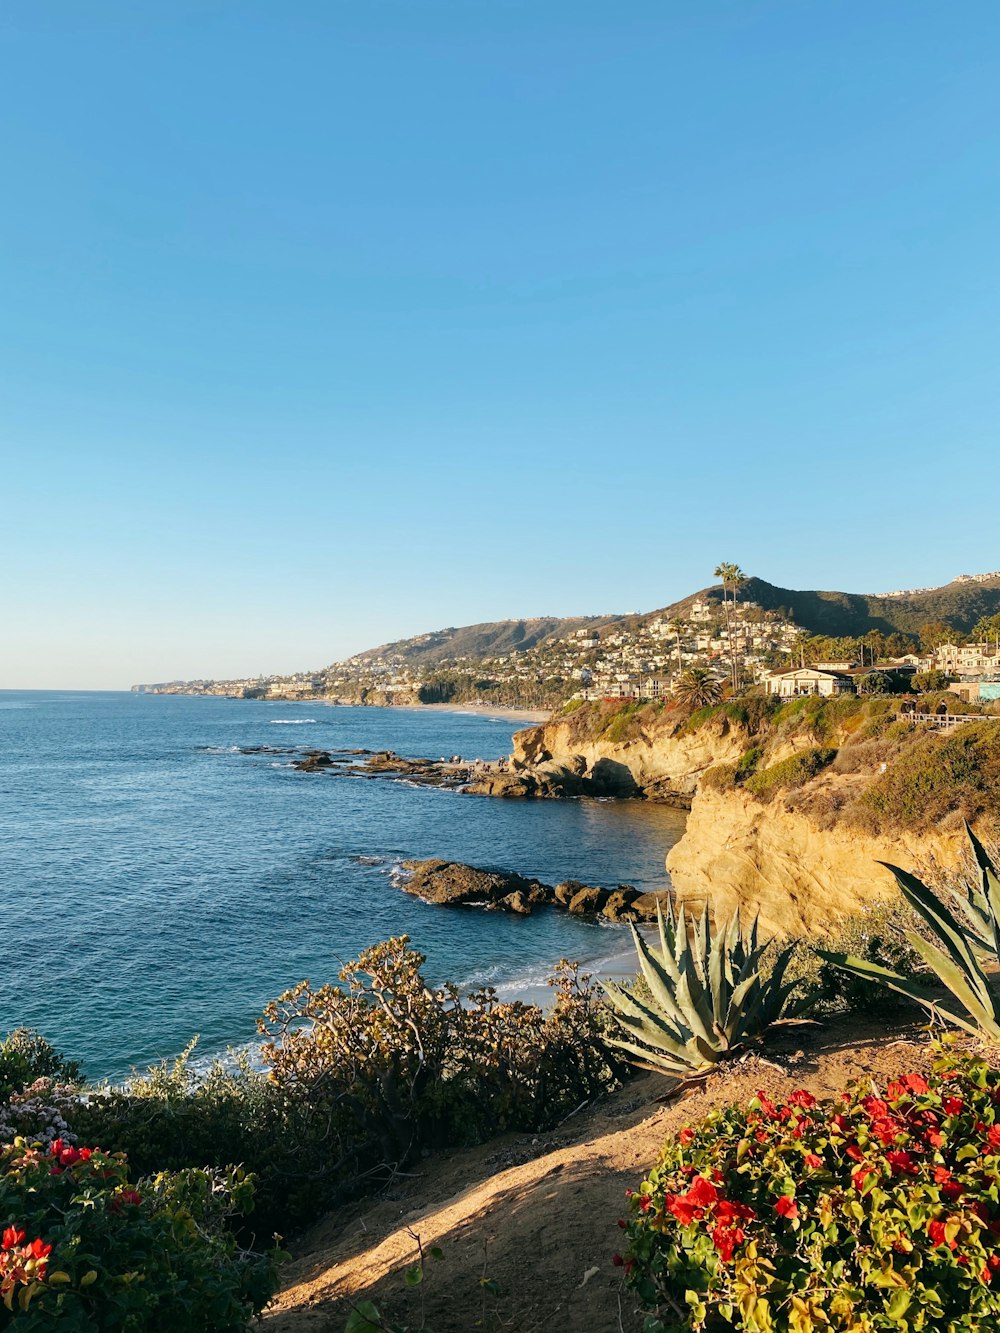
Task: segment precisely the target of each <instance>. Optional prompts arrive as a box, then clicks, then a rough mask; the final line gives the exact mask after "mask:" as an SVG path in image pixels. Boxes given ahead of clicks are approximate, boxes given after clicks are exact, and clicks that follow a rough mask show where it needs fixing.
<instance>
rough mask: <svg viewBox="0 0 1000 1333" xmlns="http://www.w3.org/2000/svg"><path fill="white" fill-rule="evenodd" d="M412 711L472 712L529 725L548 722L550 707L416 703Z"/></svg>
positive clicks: (550, 714) (550, 713)
mask: <svg viewBox="0 0 1000 1333" xmlns="http://www.w3.org/2000/svg"><path fill="white" fill-rule="evenodd" d="M413 711H414V712H420V713H429V712H438V713H473V714H477V715H478V716H480V717H495V718H497V719H499V720H500V721H501V722H523V723H525V725H526V726H530V725H531V724H532V723H535V722H548V720H549V718H550V717H551V716H552V710H551V709H539V708H494V707H493V706H492V705H491V704H417V705H415V707H414V709H413Z"/></svg>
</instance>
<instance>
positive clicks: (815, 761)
mask: <svg viewBox="0 0 1000 1333" xmlns="http://www.w3.org/2000/svg"><path fill="white" fill-rule="evenodd" d="M836 757H837V751H836V750H834V749H832V748H829V747H822V748H813V749H809V750H801V751H800V752H799V753H798V754H793V755H790V756H789V758H787V759H783V760H782V761H781V762H780V763H778V764H772V765H771V767H770V768H765V769H762V770H761V771H759V772H757V773H754V774H753V775H752V776H751V777H749V778H747V780H746V782H744V784H743V786H744V787H745V788H746V790H747V791H748V792H752V793H753V795H754V796H756V797H758V799H760V800H762V801H767V800H770V799H771V797H772V796H774V795H775V793H776V792H778V791H781V790H790V789H793V788H795V787H801V786H802V785H803V784H804V783H806V782H808V781H809V780H810V778H814V777H815V776H816V774H817V773H819V772H821V771H822V770H823V769H824V768H826V767H827V765H828V764H831V763H832V762H833V761H834V759H836Z"/></svg>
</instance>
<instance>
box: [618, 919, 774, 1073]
mask: <svg viewBox="0 0 1000 1333" xmlns="http://www.w3.org/2000/svg"><path fill="white" fill-rule="evenodd" d="M657 918H658V920H657V925H658V933H659V940H660V951H659V953H658V952H657V951H656V950H655V949H654V948H652V947H651V946H650V944H649V943H648V942H647V941H646V940H645V939H644V938H643V936H642V935H641V934H640V933H639V931H638V930H636V928H635V927H634V926H631V930H632V939H633V942H634V944H635V949H636V954H637V956H638V959H639V964H640V967H641V970H642V975H643V976H644V978H645V980H646V983H647V985H648V986H649V991H650V1000H649V1003H646V1002H645V1001H643V1000H642V999H640V998H639V997H638V996H636V995H635V994H633V993H632V992H630V991H628V990H627V989H626V988H625V987H623V986H620V985H618V984H617V983H614V982H606V983H604V990H605V993H606V994H607V997H608V1001H609V1003H610V1005H611V1009H612V1014H613V1016H614V1018H615V1021H616V1022H617V1023H618V1025H619V1026H620V1027H621V1028H622V1029H623V1030H624V1032H625V1034H626V1038H627V1039H623V1038H612V1039H611V1045H613V1046H616V1047H618V1048H619V1049H621V1050H624V1051H627V1052H628V1053H629V1054H630V1055H632V1056H635V1057H638V1060H639V1062H640V1063H642V1064H643V1066H644V1067H645V1068H657V1069H660V1070H662V1071H663V1072H665V1073H671V1074H680V1073H686V1074H690V1073H693V1072H696V1071H698V1070H700V1069H704V1068H706V1067H708V1066H710V1065H712V1064H714V1063H716V1062H717V1061H719V1060H721V1059H724V1058H725V1056H726V1055H728V1054H729V1053H730V1052H731V1051H732V1049H733V1048H734V1047H735V1046H737V1045H738V1044H739V1043H740V1042H743V1041H745V1040H747V1039H748V1038H749V1037H753V1036H756V1035H758V1034H759V1033H760V1032H762V1031H763V1030H764V1028H766V1027H767V1026H769V1025H770V1024H771V1023H772V1022H774V1021H776V1019H777V1018H780V1016H781V1014H782V1012H783V1010H784V1008H785V1005H786V1003H787V1001H788V998H789V996H790V994H791V992H792V990H794V988H795V986H797V985H798V982H791V983H787V984H785V985H782V978H783V975H784V969H785V965H786V964H787V957H786V955H787V954H790V952H791V950H790V949H789V950H786V951H785V952H784V953H783V954H782V955H781V957H780V959H779V962H780V967H779V968H777V969H776V970H775V971H774V972H772V973H771V974H770V975H769V976H767V977H764V976H762V975H761V971H760V967H761V960H762V957H763V954H764V953H765V951H766V948H767V945H766V944H758V943H757V929H758V928H757V921H756V919H755V920H754V922H753V925H752V926H751V929H750V931H749V932H748V934H747V935H744V932H743V929H742V925H741V922H740V919H739V913H738V912H734V913H733V914H732V916H731V917H730V918H729V920H727V921H726V922H725V923H723V924H722V925H721V926H720V927H718V928H717V929H713V926H712V921H711V917H710V916H709V914H708V911H707V908H706V909H703V911H702V912H701V914H700V917H698V918H694V919H692V918H691V917H689V916H688V914H687V913H686V912H685V909H684V907H683V905H681V906H680V907H679V908H678V910H677V912H676V914H675V913H674V911H673V907H672V905H671V904H670V903H669V902H668V905H667V911H666V912H664V911H663V910H662V908H660V907H659V906H658V908H657Z"/></svg>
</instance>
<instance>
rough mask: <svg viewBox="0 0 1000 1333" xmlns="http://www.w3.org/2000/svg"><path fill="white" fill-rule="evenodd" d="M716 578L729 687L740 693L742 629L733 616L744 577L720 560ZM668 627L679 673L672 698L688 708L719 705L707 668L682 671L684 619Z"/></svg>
mask: <svg viewBox="0 0 1000 1333" xmlns="http://www.w3.org/2000/svg"><path fill="white" fill-rule="evenodd" d="M714 572H715V577H716V578H717V579H719V580H720V581H721V583H722V606H723V611H724V612H725V617H726V635H727V639H728V643H729V669H730V685H731V686H732V689H733V692H734V693H735V692H736V691H737V690H739V688H740V685H741V683H742V660H743V658H742V651H741V647H740V645H739V643H738V642H737V640H738V638H739V635H738V633H737V631H738V630H739V629H740V628H741V626H740V622H739V621H738V620H737V617H736V597H737V594H738V593H739V590H740V589H741V588H742V587H743V585H744V584H745V583H746V582H747V576H746V575H745V574H744V573H743V571H742V569H740V567H739V565H734V564H730V563H728V562H725V561H723V562H722V563H720V564H718V565H716V567H715V571H714ZM667 628H668V629H669V630H670V632H671V633H672V634H673V635H674V638H675V640H676V643H677V669H678V671H679V672H680V674H679V676H678V678H677V683H676V685H675V686H674V697H675V698H676V699H677V700H678V701H679V702H680V703H683V704H685V705H687V706H688V707H690V708H704V707H706V706H707V705H709V704H715V703H718V702H719V700H720V699H721V697H722V682H721V681H720V680H719V679H718V678H717V677H716V676H714V675H713V674H712V672H711V671H710V670H709V669H708V668H707V667H699V666H693V667H688V669H687V670H686V671H683V670H681V668H682V666H683V658H682V655H681V635H682V634H683V633H684V631H685V630H686V629H687V628H688V623H687V621H686V620H684V619H682V618H681V617H680V616H675V617H674V618H673V619H672V620H671V621H670V622H669V624H668V626H667Z"/></svg>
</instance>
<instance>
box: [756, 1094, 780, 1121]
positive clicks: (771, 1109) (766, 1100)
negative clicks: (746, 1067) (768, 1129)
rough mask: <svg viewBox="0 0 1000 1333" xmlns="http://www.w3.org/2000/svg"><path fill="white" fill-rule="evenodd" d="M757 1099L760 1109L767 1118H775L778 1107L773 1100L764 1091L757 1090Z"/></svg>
mask: <svg viewBox="0 0 1000 1333" xmlns="http://www.w3.org/2000/svg"><path fill="white" fill-rule="evenodd" d="M757 1100H758V1101H759V1102H760V1109H761V1110H762V1111H763V1112H764V1114H765V1115H766V1116H767V1117H768V1118H769V1119H771V1120H774V1119H776V1118H777V1115H778V1108H777V1107H776V1106H775V1104H774V1102H772V1101H771V1099H770V1097H769V1096H768V1095H767V1093H766V1092H761V1091H758V1093H757Z"/></svg>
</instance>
